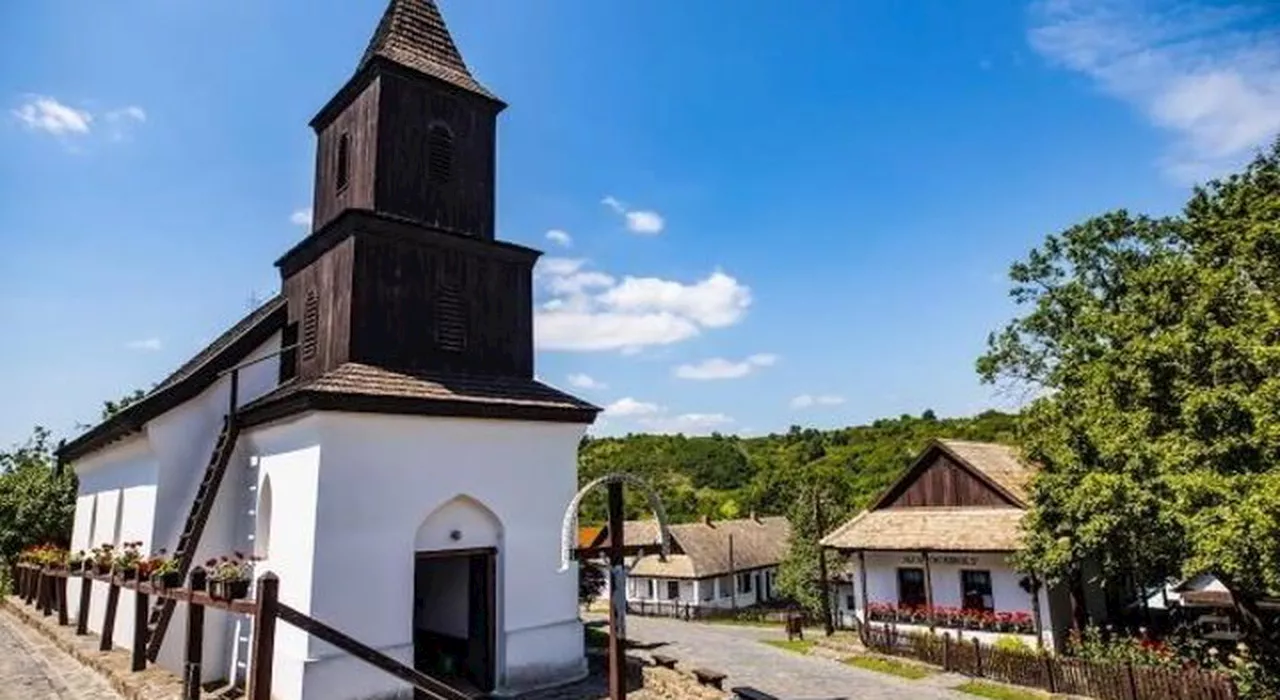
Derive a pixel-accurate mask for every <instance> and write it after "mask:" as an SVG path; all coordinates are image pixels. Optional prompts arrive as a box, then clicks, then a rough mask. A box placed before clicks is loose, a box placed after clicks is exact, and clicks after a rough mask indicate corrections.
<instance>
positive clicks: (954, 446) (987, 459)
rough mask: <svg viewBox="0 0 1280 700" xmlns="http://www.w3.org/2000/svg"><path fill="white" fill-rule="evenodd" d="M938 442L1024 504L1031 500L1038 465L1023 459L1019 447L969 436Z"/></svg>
mask: <svg viewBox="0 0 1280 700" xmlns="http://www.w3.org/2000/svg"><path fill="white" fill-rule="evenodd" d="M938 443H939V444H940V445H942V447H943V448H945V449H946V450H947V451H949V452H950V453H951V454H953V455H954V456H956V457H957V458H959V459H960V460H962V461H963V462H964V463H965V464H966V465H967V466H969V467H972V468H973V469H974V470H976V471H978V472H981V473H982V474H983V475H984V476H986V477H987V478H988V479H990V480H992V481H994V482H995V483H996V484H997V485H999V486H1000V487H1001V488H1003V489H1004V490H1005V491H1008V492H1009V494H1010V495H1012V496H1014V497H1016V498H1017V499H1018V500H1019V501H1022V502H1023V503H1024V504H1025V503H1029V502H1030V492H1029V490H1028V489H1029V485H1030V483H1031V475H1032V474H1033V473H1034V471H1035V469H1034V468H1033V467H1032V466H1031V465H1029V464H1027V463H1026V462H1024V461H1022V459H1021V458H1020V457H1019V456H1018V450H1017V449H1016V448H1013V447H1009V446H1008V445H999V444H996V443H994V442H968V441H965V440H939V441H938Z"/></svg>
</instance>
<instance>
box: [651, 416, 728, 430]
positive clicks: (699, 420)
mask: <svg viewBox="0 0 1280 700" xmlns="http://www.w3.org/2000/svg"><path fill="white" fill-rule="evenodd" d="M732 423H733V419H732V418H730V417H729V416H726V415H725V414H723V413H682V414H680V415H678V416H657V417H653V418H643V419H641V420H640V425H642V426H644V428H645V429H646V430H648V431H650V432H654V433H668V434H669V433H685V434H688V435H699V434H706V433H710V432H712V431H714V430H716V429H717V428H722V427H724V426H726V425H730V424H732Z"/></svg>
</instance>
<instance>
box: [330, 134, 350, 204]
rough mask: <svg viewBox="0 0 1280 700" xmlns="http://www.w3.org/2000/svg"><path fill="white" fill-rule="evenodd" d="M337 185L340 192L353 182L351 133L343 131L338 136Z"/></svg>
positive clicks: (335, 181)
mask: <svg viewBox="0 0 1280 700" xmlns="http://www.w3.org/2000/svg"><path fill="white" fill-rule="evenodd" d="M335 177H336V179H335V180H334V183H335V185H334V186H335V187H336V188H337V190H338V191H339V192H341V191H343V190H345V189H346V188H347V184H348V183H349V182H351V134H348V133H345V132H344V133H343V134H342V135H341V136H339V137H338V163H337V173H336V176H335Z"/></svg>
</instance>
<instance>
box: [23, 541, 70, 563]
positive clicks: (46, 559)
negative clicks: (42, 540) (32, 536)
mask: <svg viewBox="0 0 1280 700" xmlns="http://www.w3.org/2000/svg"><path fill="white" fill-rule="evenodd" d="M18 562H19V563H22V564H31V565H33V566H43V567H50V568H54V569H60V568H63V567H65V566H66V565H67V550H65V549H63V548H61V547H59V546H57V545H53V544H42V545H39V546H36V547H29V548H27V549H24V550H23V551H22V552H19V553H18Z"/></svg>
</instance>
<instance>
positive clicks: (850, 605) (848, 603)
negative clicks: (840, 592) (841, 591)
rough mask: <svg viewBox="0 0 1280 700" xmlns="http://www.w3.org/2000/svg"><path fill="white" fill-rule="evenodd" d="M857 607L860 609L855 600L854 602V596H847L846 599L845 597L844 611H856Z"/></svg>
mask: <svg viewBox="0 0 1280 700" xmlns="http://www.w3.org/2000/svg"><path fill="white" fill-rule="evenodd" d="M857 607H858V606H857V604H856V603H855V602H854V600H853V596H851V595H847V596H845V597H844V609H845V610H854V609H856V608H857Z"/></svg>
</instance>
